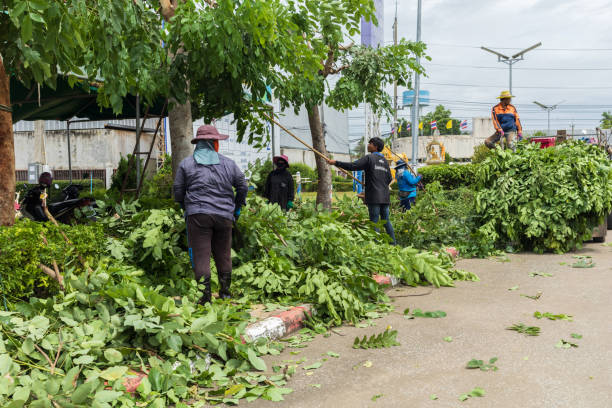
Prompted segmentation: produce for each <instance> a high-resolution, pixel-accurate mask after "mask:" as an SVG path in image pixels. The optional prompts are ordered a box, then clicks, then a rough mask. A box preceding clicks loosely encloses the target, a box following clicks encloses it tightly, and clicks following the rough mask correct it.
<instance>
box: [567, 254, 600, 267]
mask: <svg viewBox="0 0 612 408" xmlns="http://www.w3.org/2000/svg"><path fill="white" fill-rule="evenodd" d="M573 258H574V259H576V262H574V263H573V264H572V265H571V267H572V268H593V267H594V266H595V265H596V264H595V262H593V258H592V257H590V256H583V255H574V256H573Z"/></svg>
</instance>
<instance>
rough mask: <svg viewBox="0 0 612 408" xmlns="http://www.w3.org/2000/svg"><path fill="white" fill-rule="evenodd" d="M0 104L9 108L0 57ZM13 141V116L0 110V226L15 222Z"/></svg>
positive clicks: (7, 89) (7, 84)
mask: <svg viewBox="0 0 612 408" xmlns="http://www.w3.org/2000/svg"><path fill="white" fill-rule="evenodd" d="M0 104H2V105H4V106H7V107H8V106H11V92H10V81H9V77H8V75H6V71H5V70H4V63H3V60H2V56H1V55H0ZM14 202H15V141H14V140H13V116H12V114H11V112H7V111H6V110H4V109H0V225H13V223H14V222H15V207H14Z"/></svg>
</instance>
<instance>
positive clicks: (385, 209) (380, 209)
mask: <svg viewBox="0 0 612 408" xmlns="http://www.w3.org/2000/svg"><path fill="white" fill-rule="evenodd" d="M368 212H369V214H370V221H372V222H375V223H377V222H378V220H379V219H380V218H382V219H383V220H386V221H387V222H386V223H385V231H387V234H389V236H390V237H391V239H392V240H393V245H395V232H394V231H393V226H392V225H391V221H389V204H368ZM377 231H378V230H377Z"/></svg>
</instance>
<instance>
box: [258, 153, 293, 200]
mask: <svg viewBox="0 0 612 408" xmlns="http://www.w3.org/2000/svg"><path fill="white" fill-rule="evenodd" d="M272 162H273V163H274V165H275V166H276V169H274V170H272V171H271V172H270V174H268V178H267V179H266V188H265V191H264V196H265V197H266V198H267V199H268V201H270V203H272V204H274V203H276V204H278V205H279V206H280V208H282V209H283V210H285V211H286V210H289V209H291V208H293V200H294V198H295V189H294V188H293V177H291V173H289V170H288V169H289V158H288V157H287V156H285V155H284V154H283V155H280V156H274V158H273V159H272Z"/></svg>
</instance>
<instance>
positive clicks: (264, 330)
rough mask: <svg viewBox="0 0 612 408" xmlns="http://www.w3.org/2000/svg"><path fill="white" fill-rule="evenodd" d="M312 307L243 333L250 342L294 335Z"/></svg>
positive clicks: (388, 279) (389, 281)
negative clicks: (263, 338)
mask: <svg viewBox="0 0 612 408" xmlns="http://www.w3.org/2000/svg"><path fill="white" fill-rule="evenodd" d="M373 278H374V280H375V281H376V282H377V283H378V284H379V285H381V286H385V285H388V286H391V287H395V286H397V285H399V284H400V280H399V279H398V278H397V277H395V276H391V275H389V276H382V275H374V276H373ZM312 312H313V309H312V305H310V304H304V305H300V306H295V307H293V308H291V309H289V310H286V311H284V312H281V313H279V314H277V315H274V316H270V317H268V318H266V319H263V320H260V321H258V322H255V323H252V324H250V325H248V326H247V328H246V330H245V333H246V337H248V339H249V340H250V341H255V340H257V339H259V338H262V337H266V338H268V339H270V340H276V339H280V338H282V337H285V336H287V335H289V334H292V333H295V332H296V331H298V330H300V329H301V328H302V327H303V323H304V320H306V315H307V314H308V315H309V316H310V315H312Z"/></svg>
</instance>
